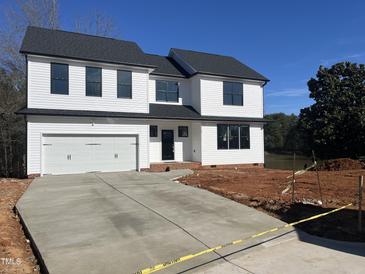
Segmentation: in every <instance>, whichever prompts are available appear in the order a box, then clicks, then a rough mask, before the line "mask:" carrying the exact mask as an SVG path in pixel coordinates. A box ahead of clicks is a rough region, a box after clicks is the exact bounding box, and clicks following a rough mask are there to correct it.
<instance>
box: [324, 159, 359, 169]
mask: <svg viewBox="0 0 365 274" xmlns="http://www.w3.org/2000/svg"><path fill="white" fill-rule="evenodd" d="M363 168H365V163H364V162H361V161H359V160H353V159H350V158H338V159H333V160H326V161H324V162H323V163H322V164H321V166H320V167H319V170H327V171H340V170H352V169H363Z"/></svg>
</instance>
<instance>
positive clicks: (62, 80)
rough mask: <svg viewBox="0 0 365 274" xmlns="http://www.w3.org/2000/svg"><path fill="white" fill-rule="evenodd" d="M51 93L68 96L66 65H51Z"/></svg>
mask: <svg viewBox="0 0 365 274" xmlns="http://www.w3.org/2000/svg"><path fill="white" fill-rule="evenodd" d="M51 93H52V94H65V95H67V94H68V65H67V64H59V63H51Z"/></svg>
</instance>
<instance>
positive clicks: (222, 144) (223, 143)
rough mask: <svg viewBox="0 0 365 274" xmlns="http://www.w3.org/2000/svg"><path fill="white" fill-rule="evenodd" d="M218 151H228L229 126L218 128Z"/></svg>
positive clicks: (219, 126)
mask: <svg viewBox="0 0 365 274" xmlns="http://www.w3.org/2000/svg"><path fill="white" fill-rule="evenodd" d="M217 137H218V149H228V125H218V126H217Z"/></svg>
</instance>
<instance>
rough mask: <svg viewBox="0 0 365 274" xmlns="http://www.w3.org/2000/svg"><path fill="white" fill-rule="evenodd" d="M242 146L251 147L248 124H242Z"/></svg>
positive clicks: (242, 147) (244, 147) (243, 147)
mask: <svg viewBox="0 0 365 274" xmlns="http://www.w3.org/2000/svg"><path fill="white" fill-rule="evenodd" d="M240 148H241V149H248V148H250V127H249V126H247V125H242V126H240Z"/></svg>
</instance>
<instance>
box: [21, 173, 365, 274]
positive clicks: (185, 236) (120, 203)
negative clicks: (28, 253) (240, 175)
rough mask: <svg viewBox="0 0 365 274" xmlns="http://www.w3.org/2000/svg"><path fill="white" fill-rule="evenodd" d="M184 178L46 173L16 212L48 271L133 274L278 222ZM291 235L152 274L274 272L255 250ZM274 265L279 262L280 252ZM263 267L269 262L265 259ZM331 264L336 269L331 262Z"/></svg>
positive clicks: (291, 239) (293, 239) (291, 238)
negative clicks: (265, 267)
mask: <svg viewBox="0 0 365 274" xmlns="http://www.w3.org/2000/svg"><path fill="white" fill-rule="evenodd" d="M187 173H189V171H171V172H168V173H144V172H141V173H137V172H121V173H89V174H81V175H63V176H46V177H42V178H37V179H35V180H34V182H33V183H32V184H31V186H30V187H29V189H28V190H27V191H26V193H25V194H24V195H23V197H22V198H21V199H20V200H19V202H18V204H17V210H18V212H19V213H20V215H21V218H22V219H23V221H24V223H25V225H26V227H27V229H28V231H29V232H30V234H31V237H32V239H33V241H34V243H35V245H36V247H37V249H38V251H39V253H40V255H41V257H42V259H43V261H44V265H45V266H46V268H47V270H48V271H49V272H50V273H52V274H53V273H55V274H56V273H57V274H58V273H60V274H61V273H62V274H63V273H69V274H71V273H78V274H79V273H134V272H136V271H138V270H140V269H143V268H145V267H148V266H151V265H155V264H157V263H161V262H164V261H169V260H172V259H174V258H176V257H180V256H183V255H187V254H190V253H194V252H198V251H201V250H203V249H206V248H207V247H213V246H215V245H218V244H221V243H225V242H228V241H232V240H235V239H239V238H242V237H246V236H249V235H252V234H254V233H257V232H260V231H263V230H266V229H268V228H271V227H275V226H278V225H282V222H280V221H279V220H277V219H275V218H272V217H270V216H268V215H266V214H263V213H261V212H259V211H256V210H254V209H251V208H248V207H246V206H243V205H240V204H238V203H235V202H233V201H231V200H228V199H225V198H223V197H220V196H218V195H215V194H213V193H210V192H208V191H205V190H202V189H197V188H192V187H189V186H185V185H182V184H179V183H176V182H173V181H172V180H171V179H172V178H174V177H177V176H181V175H184V174H187ZM290 231H291V230H286V231H281V232H280V234H278V233H277V234H274V235H273V236H270V237H277V238H275V239H269V238H260V239H257V240H256V241H257V242H256V243H258V242H259V241H260V242H262V241H263V242H266V243H264V244H263V245H259V246H256V245H255V242H252V241H251V242H249V243H246V244H244V245H236V246H234V247H230V248H227V249H223V250H220V251H219V252H216V253H210V254H206V255H203V256H201V257H199V258H195V259H192V260H190V261H187V262H183V263H180V264H177V265H175V266H172V267H170V268H168V269H166V270H163V271H160V272H159V273H179V272H184V273H254V272H253V269H254V270H255V273H275V272H274V271H270V268H269V269H266V270H267V271H266V272H265V269H264V268H263V266H264V265H265V264H262V263H260V261H261V260H262V257H261V258H260V256H261V253H262V252H266V256H267V257H268V256H269V254H271V252H270V248H273V250H276V253H280V251H278V250H277V248H278V247H282V248H283V250H286V246H288V243H291V244H292V243H296V244H297V243H299V242H300V241H298V240H297V235H296V233H295V232H290ZM308 246H312V244H308ZM296 248H299V249H300V248H301V247H300V246H298V247H295V249H296ZM324 249H326V248H324ZM308 250H309V251H310V250H311V249H310V248H309V249H308V248H307V251H308ZM255 252H256V253H255ZM257 252H259V254H257ZM336 252H337V251H336ZM251 254H255V255H254V256H253V257H250V256H251ZM284 254H286V255H288V252H286V253H284ZM294 254H295V253H294ZM264 255H265V253H262V256H264ZM223 256H225V257H223ZM247 256H248V257H247ZM349 256H355V257H356V256H357V255H352V254H351V255H349ZM269 257H270V256H269ZM360 258H361V257H360ZM355 259H357V257H356V258H355ZM355 259H354V258H352V257H351V258H350V260H349V258H345V260H346V261H349V262H351V263H352V264H353V263H356V264H357V265H359V267H361V268H359V269H362V267H363V266H364V265H361V261H359V262H357V261H356V260H355ZM275 260H278V262H279V255H278V256H277V258H276V257H275ZM282 260H286V261H288V258H282ZM354 260H355V261H354ZM250 262H256V263H255V264H252V263H251V264H250ZM265 262H266V264H268V263H269V262H271V263H273V262H274V261H270V258H268V261H265ZM336 262H337V263H338V264H341V260H340V259H338V258H337V259H336ZM257 264H258V265H260V267H258V265H257ZM307 264H308V265H311V264H310V263H307ZM274 265H275V263H274ZM267 266H268V267H269V265H267ZM293 267H295V266H293ZM333 268H334V269H337V270H338V268H337V267H336V266H335V265H333ZM271 269H274V268H271ZM283 270H284V272H285V268H284V269H278V272H276V273H284V272H283ZM292 270H293V269H292ZM352 270H354V268H352ZM296 272H297V273H299V272H300V271H296ZM303 273H305V272H303ZM311 273H313V271H311ZM322 273H323V272H322ZM349 273H350V272H349ZM351 273H355V272H351ZM359 273H360V272H359Z"/></svg>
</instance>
